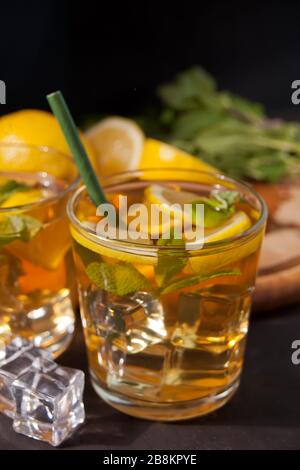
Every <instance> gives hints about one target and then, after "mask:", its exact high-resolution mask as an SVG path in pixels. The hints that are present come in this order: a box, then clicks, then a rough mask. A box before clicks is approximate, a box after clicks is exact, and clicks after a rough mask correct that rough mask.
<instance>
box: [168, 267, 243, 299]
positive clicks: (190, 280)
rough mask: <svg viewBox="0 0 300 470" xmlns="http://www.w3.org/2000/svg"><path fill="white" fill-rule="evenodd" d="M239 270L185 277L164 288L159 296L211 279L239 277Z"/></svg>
mask: <svg viewBox="0 0 300 470" xmlns="http://www.w3.org/2000/svg"><path fill="white" fill-rule="evenodd" d="M240 274H241V273H240V270H239V269H231V270H227V271H219V272H217V273H213V274H207V275H205V274H204V275H203V274H195V275H191V276H187V277H184V278H182V279H178V280H176V281H173V282H171V283H170V284H168V285H167V286H164V287H163V288H162V289H161V290H160V291H159V294H160V295H163V294H170V293H171V292H174V291H177V290H180V289H183V288H185V287H190V286H193V285H195V284H199V283H200V282H202V281H207V280H209V279H214V278H218V277H222V276H238V275H240Z"/></svg>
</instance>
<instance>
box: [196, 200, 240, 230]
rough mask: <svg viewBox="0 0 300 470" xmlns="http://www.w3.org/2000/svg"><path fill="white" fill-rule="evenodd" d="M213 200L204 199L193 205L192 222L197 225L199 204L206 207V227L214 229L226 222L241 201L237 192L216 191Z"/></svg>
mask: <svg viewBox="0 0 300 470" xmlns="http://www.w3.org/2000/svg"><path fill="white" fill-rule="evenodd" d="M211 196H212V197H211V198H208V197H202V198H200V199H198V200H197V201H195V202H193V204H192V220H193V223H194V224H195V223H196V207H197V204H203V205H204V227H205V228H213V227H217V226H218V225H220V224H222V223H223V222H225V220H226V219H228V217H231V216H232V214H233V213H234V210H235V208H234V205H235V204H236V202H237V201H238V199H239V193H238V192H237V191H214V192H213V193H212V195H211Z"/></svg>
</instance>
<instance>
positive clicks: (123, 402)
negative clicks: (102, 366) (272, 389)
mask: <svg viewBox="0 0 300 470" xmlns="http://www.w3.org/2000/svg"><path fill="white" fill-rule="evenodd" d="M91 382H92V385H93V388H94V389H95V391H96V393H97V394H98V395H99V396H100V397H101V398H102V399H103V400H104V401H105V402H106V403H108V404H109V405H111V406H112V407H113V408H116V409H117V410H119V411H122V412H123V413H126V414H128V415H130V416H134V417H136V418H141V419H149V420H152V421H182V420H185V419H192V418H196V417H198V416H203V415H206V414H208V413H211V412H212V411H215V410H217V409H218V408H221V407H222V406H224V405H225V404H226V403H227V402H228V401H229V400H230V398H231V397H232V396H233V395H234V393H235V392H236V391H237V389H238V387H239V383H240V380H239V377H238V378H236V379H235V380H234V381H233V382H232V383H231V384H230V385H229V386H227V387H226V388H224V389H223V390H221V391H220V392H219V393H217V394H215V395H209V396H207V397H201V398H199V399H195V400H188V401H180V402H173V403H161V402H150V401H146V400H139V399H135V398H130V397H127V396H125V395H122V394H120V393H116V392H112V391H111V390H108V389H106V388H104V387H103V386H102V385H100V384H99V381H98V380H97V378H96V377H95V376H94V375H93V372H91Z"/></svg>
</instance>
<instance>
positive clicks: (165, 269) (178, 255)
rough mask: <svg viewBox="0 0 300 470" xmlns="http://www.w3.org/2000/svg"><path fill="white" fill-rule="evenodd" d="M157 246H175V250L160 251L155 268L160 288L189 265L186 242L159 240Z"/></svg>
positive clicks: (172, 239) (171, 239)
mask: <svg viewBox="0 0 300 470" xmlns="http://www.w3.org/2000/svg"><path fill="white" fill-rule="evenodd" d="M157 246H161V247H163V246H169V247H170V248H171V247H172V246H173V247H174V250H173V251H172V250H171V249H170V250H163V249H162V250H159V249H158V260H157V265H156V266H155V280H156V282H157V285H158V286H160V287H161V286H163V285H164V283H165V282H166V280H167V279H172V278H173V277H174V276H176V275H177V274H179V273H180V272H181V271H182V269H183V268H184V266H185V265H186V263H187V253H186V250H185V242H184V240H180V239H179V240H177V239H174V238H170V239H163V238H160V239H159V240H157Z"/></svg>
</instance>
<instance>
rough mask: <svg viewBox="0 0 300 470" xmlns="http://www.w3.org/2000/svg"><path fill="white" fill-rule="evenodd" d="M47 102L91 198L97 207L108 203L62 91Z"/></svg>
mask: <svg viewBox="0 0 300 470" xmlns="http://www.w3.org/2000/svg"><path fill="white" fill-rule="evenodd" d="M47 100H48V103H49V105H50V108H51V109H52V111H53V114H54V115H55V117H56V119H57V121H58V123H59V125H60V127H61V130H62V132H63V134H64V136H65V139H66V141H67V143H68V146H69V148H70V151H71V153H72V155H73V158H74V160H75V163H76V165H77V168H78V170H79V173H80V175H81V178H82V180H83V182H84V184H85V185H86V189H87V192H88V194H89V196H90V198H91V199H92V201H93V203H94V204H95V205H96V206H99V205H100V204H102V203H105V202H107V200H106V197H105V195H104V193H103V190H102V188H101V185H100V183H99V180H98V178H97V175H96V173H95V171H94V169H93V167H92V165H91V162H90V160H89V157H88V156H87V153H86V151H85V148H84V146H83V145H82V142H81V140H80V137H79V134H78V130H77V127H76V125H75V122H74V119H73V118H72V115H71V113H70V110H69V108H68V105H67V103H66V102H65V100H64V97H63V95H62V93H61V91H55V92H54V93H50V94H49V95H47Z"/></svg>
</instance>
